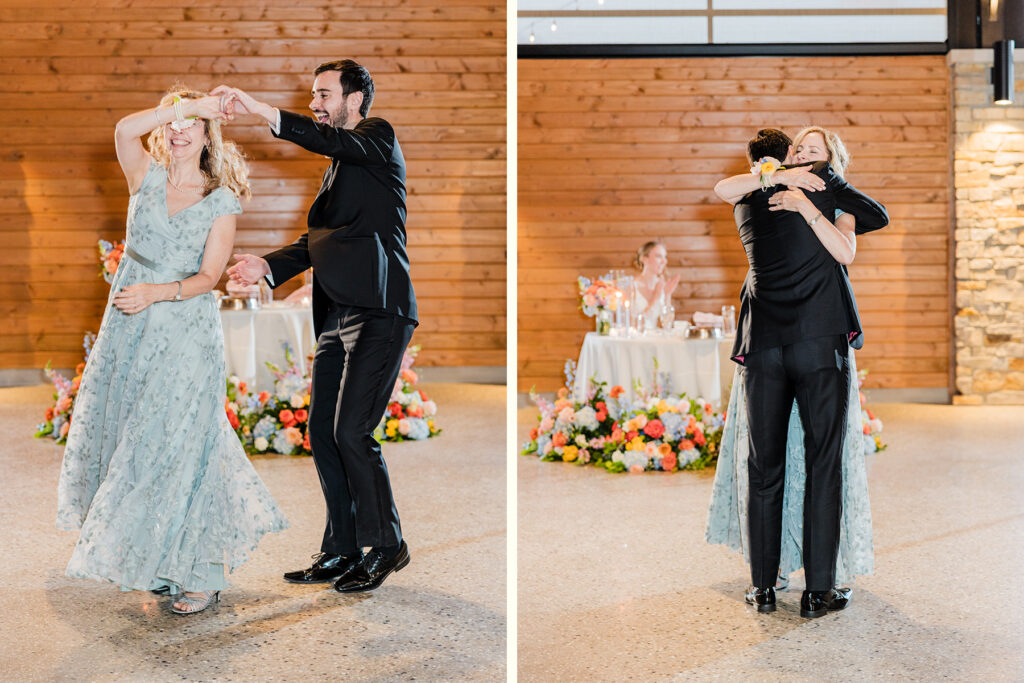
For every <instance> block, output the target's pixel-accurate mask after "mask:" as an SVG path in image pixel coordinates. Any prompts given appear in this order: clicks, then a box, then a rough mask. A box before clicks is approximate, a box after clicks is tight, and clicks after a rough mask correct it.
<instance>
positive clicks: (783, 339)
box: [732, 161, 889, 363]
mask: <svg viewBox="0 0 1024 683" xmlns="http://www.w3.org/2000/svg"><path fill="white" fill-rule="evenodd" d="M812 172H813V173H815V174H817V175H818V176H819V177H820V178H822V179H823V180H824V181H825V185H826V189H825V190H821V191H818V192H807V193H806V194H807V197H808V199H810V200H811V202H812V203H813V204H814V205H815V206H816V207H817V208H818V209H819V210H820V211H821V213H822V215H823V216H824V217H826V218H828V219H829V220H830V221H833V222H834V220H835V212H836V209H837V208H839V209H842V210H843V211H846V212H847V213H851V214H853V216H854V218H856V219H857V228H856V231H857V234H863V233H866V232H871V231H872V230H878V229H879V228H883V227H885V226H886V225H888V223H889V215H888V213H886V210H885V207H884V206H882V205H881V204H879V203H878V202H876V201H875V200H873V199H871V198H870V197H868V196H866V195H864V194H862V193H861V192H859V191H857V190H856V189H854V188H853V187H852V186H851V185H850V184H849V183H847V182H846V181H845V180H843V179H842V178H840V177H839V176H838V175H836V173H835V171H833V170H832V167H831V166H829V164H828V163H826V162H824V161H819V162H816V163H814V164H813V166H812ZM780 189H782V190H784V189H785V188H770V189H769V190H767V191H764V190H756V191H754V192H751V193H750V194H748V195H747V196H745V197H744V198H743V199H741V200H740V201H739V202H738V203H737V204H736V206H735V208H734V209H733V215H734V217H735V219H736V226H737V227H738V228H739V232H740V239H741V241H742V242H743V248H744V249H745V250H746V252H747V261H748V262H749V264H750V270H749V271H747V277H746V279H745V280H744V282H743V289H742V290H741V292H740V314H739V320H738V321H737V324H736V343H735V345H734V346H733V352H732V355H733V358H734V359H735V360H738V361H739V362H741V363H742V362H743V361H742V357H743V356H745V355H746V354H748V353H752V352H754V351H760V350H762V349H769V348H772V347H775V346H785V345H787V344H792V343H794V342H797V341H800V340H803V339H812V338H815V337H824V336H829V335H834V334H835V335H839V334H843V335H847V340H848V341H849V343H850V345H851V346H853V347H854V348H857V349H859V348H861V346H863V344H864V336H863V331H862V330H861V324H860V316H859V314H858V313H857V301H856V299H855V298H854V296H853V287H852V286H851V285H850V278H849V276H848V274H847V272H846V268H845V267H844V266H843V265H842V264H840V263H839V262H837V261H836V260H835V259H834V258H832V255H831V254H829V253H828V250H827V249H825V247H824V246H823V245H822V244H821V241H820V240H819V239H818V238H817V236H816V235H815V234H814V230H812V229H811V226H809V225H808V224H807V221H806V220H804V218H803V216H801V215H800V214H799V213H797V212H795V211H770V210H769V208H768V207H769V204H768V200H769V199H770V198H771V197H772V196H773V195H774V194H775V193H776V192H778V191H780Z"/></svg>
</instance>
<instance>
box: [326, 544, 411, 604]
mask: <svg viewBox="0 0 1024 683" xmlns="http://www.w3.org/2000/svg"><path fill="white" fill-rule="evenodd" d="M407 564H409V546H407V545H406V544H405V541H402V543H401V545H399V546H398V552H397V553H395V554H394V555H392V556H390V557H389V556H387V555H385V554H384V552H383V551H382V550H379V549H377V548H373V549H372V550H370V552H368V553H366V555H365V557H363V561H362V563H361V564H359V565H358V566H357V567H356V568H355V569H354V570H353V571H352V573H351V574H349V575H348V576H343V577H342V578H340V579H338V580H337V581H335V582H334V589H335V590H337V591H338V592H340V593H364V592H366V591H372V590H373V589H374V588H377V587H378V586H380V585H381V584H382V583H384V579H386V578H387V577H388V574H390V573H391V572H397V571H398V570H399V569H401V568H402V567H404V566H405V565H407Z"/></svg>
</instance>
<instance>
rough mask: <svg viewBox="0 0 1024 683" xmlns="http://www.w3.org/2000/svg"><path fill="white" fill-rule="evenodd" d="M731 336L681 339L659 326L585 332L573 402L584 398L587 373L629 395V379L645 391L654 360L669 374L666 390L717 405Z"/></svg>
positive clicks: (728, 378) (727, 379) (727, 375)
mask: <svg viewBox="0 0 1024 683" xmlns="http://www.w3.org/2000/svg"><path fill="white" fill-rule="evenodd" d="M732 345H733V338H732V337H726V338H724V339H684V338H682V337H679V336H669V335H667V334H665V333H663V332H661V331H656V332H648V333H647V334H645V335H644V336H636V335H634V336H631V337H616V336H610V335H609V336H602V335H599V334H598V333H596V332H589V333H587V336H586V337H585V338H584V339H583V347H582V348H581V349H580V358H579V361H577V363H576V379H575V384H574V386H573V394H574V396H575V399H576V400H577V401H582V400H584V399H585V398H586V394H587V385H588V384H589V381H590V379H591V378H594V379H596V380H597V381H599V382H606V383H607V385H608V386H607V389H610V388H611V387H613V386H615V385H619V386H621V387H622V388H623V389H625V390H626V392H627V395H628V396H630V397H632V396H634V391H633V380H634V379H638V380H640V382H641V383H642V385H643V388H644V389H646V390H650V388H651V386H652V384H653V381H654V367H655V364H654V360H655V359H657V361H658V365H657V367H658V372H659V373H664V374H666V375H667V376H668V392H669V393H670V394H673V395H678V394H681V393H684V392H685V393H686V395H687V397H689V398H691V399H695V398H703V399H704V400H705V401H708V402H710V403H711V404H712V405H714V406H715V407H716V408H717V407H720V406H721V405H722V400H723V398H724V397H726V396H728V389H729V385H730V384H731V382H732V376H733V366H734V364H733V362H732V361H731V360H729V357H730V354H731V352H732Z"/></svg>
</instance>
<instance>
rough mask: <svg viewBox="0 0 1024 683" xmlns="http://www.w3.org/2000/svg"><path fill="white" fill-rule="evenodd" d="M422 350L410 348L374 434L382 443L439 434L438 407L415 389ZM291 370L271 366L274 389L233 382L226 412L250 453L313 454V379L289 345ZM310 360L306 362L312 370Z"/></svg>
mask: <svg viewBox="0 0 1024 683" xmlns="http://www.w3.org/2000/svg"><path fill="white" fill-rule="evenodd" d="M418 352H419V347H418V346H414V347H411V348H409V349H407V350H406V353H405V357H404V358H403V359H402V369H401V373H400V375H399V378H398V380H397V381H396V382H395V387H394V390H393V392H392V394H391V401H390V402H389V405H388V408H387V412H386V413H385V415H384V417H383V418H382V419H381V422H380V424H379V425H378V426H377V428H376V430H375V431H374V437H375V438H376V439H377V440H378V441H396V442H397V441H406V440H421V439H427V438H430V437H432V436H437V435H438V434H440V433H441V430H440V429H438V428H437V426H436V425H435V424H434V420H433V416H434V415H435V414H436V413H437V405H436V404H435V403H434V402H433V401H431V400H429V399H428V398H427V395H426V394H425V393H424V392H423V391H421V390H419V389H416V387H415V386H414V385H415V384H416V382H417V381H418V378H417V376H416V373H415V372H414V371H413V370H412V364H413V362H414V361H415V358H416V354H417V353H418ZM284 354H285V362H286V366H285V367H284V368H283V369H282V368H279V367H278V366H276V365H274V364H272V363H267V367H268V368H269V369H270V372H271V374H272V375H273V376H274V386H273V390H272V391H256V390H254V389H253V388H251V387H249V386H248V385H247V384H246V383H245V382H242V381H240V380H239V378H238V377H237V376H231V377H229V378H228V384H227V396H226V398H225V405H224V408H225V411H226V413H227V418H228V422H229V423H230V424H231V426H232V428H234V430H235V433H236V434H238V438H239V440H240V441H241V442H242V445H243V446H244V447H245V450H246V452H248V453H250V454H251V453H280V454H282V455H310V454H311V449H310V444H309V431H308V427H309V399H310V376H309V374H308V372H306V371H304V370H303V369H302V367H301V366H300V365H299V363H298V361H297V359H296V358H295V355H294V353H293V352H292V349H291V347H290V346H289V345H288V344H285V346H284ZM311 365H312V363H311V362H309V363H307V364H306V367H310V366H311Z"/></svg>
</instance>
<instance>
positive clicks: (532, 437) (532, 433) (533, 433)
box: [46, 418, 538, 441]
mask: <svg viewBox="0 0 1024 683" xmlns="http://www.w3.org/2000/svg"><path fill="white" fill-rule="evenodd" d="M46 419H47V420H49V419H50V418H46ZM537 435H538V432H537V428H536V427H534V428H533V429H531V430H530V441H536V440H537Z"/></svg>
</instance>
